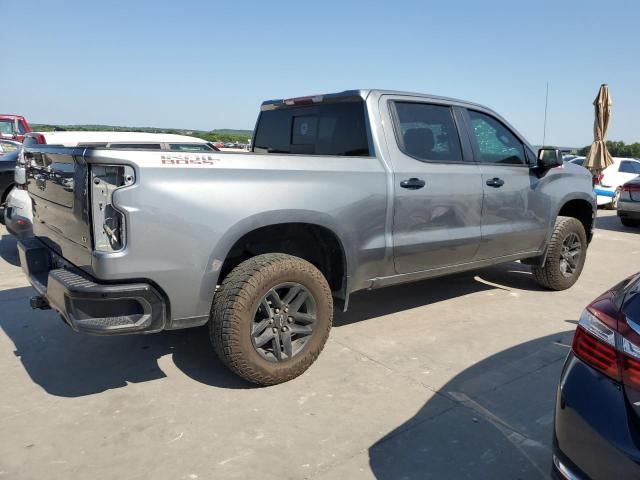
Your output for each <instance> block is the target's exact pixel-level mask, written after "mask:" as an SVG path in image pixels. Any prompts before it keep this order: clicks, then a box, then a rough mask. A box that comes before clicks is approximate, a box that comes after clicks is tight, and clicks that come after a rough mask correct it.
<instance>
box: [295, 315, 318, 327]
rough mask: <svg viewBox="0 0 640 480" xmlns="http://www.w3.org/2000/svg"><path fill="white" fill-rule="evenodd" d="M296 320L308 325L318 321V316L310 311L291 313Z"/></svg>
mask: <svg viewBox="0 0 640 480" xmlns="http://www.w3.org/2000/svg"><path fill="white" fill-rule="evenodd" d="M291 316H292V317H293V319H294V320H295V321H296V322H300V323H302V324H305V325H308V324H310V323H314V322H315V321H316V316H315V315H311V314H310V313H300V312H296V313H293V314H292V315H291Z"/></svg>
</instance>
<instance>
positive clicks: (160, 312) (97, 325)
mask: <svg viewBox="0 0 640 480" xmlns="http://www.w3.org/2000/svg"><path fill="white" fill-rule="evenodd" d="M18 254H19V257H20V264H21V265H22V270H23V271H24V273H25V274H26V275H27V277H28V278H29V282H30V283H31V285H32V286H33V287H34V288H35V289H36V291H37V292H38V294H39V296H40V297H41V298H40V299H39V301H38V302H34V303H40V304H43V303H44V304H45V305H48V306H49V307H51V308H52V309H53V310H55V311H57V312H58V313H59V314H60V315H61V316H62V318H63V319H64V321H65V322H66V323H67V324H68V325H69V326H70V327H71V328H72V329H73V330H75V331H77V332H84V333H91V334H96V335H115V334H125V333H152V332H157V331H160V330H162V329H163V328H164V326H165V321H166V310H167V309H166V304H165V301H164V299H163V297H162V295H161V294H160V293H159V292H158V290H157V289H155V288H154V287H153V286H152V285H151V284H149V283H145V282H136V283H118V284H111V283H109V284H105V283H97V282H96V281H94V280H93V279H91V278H89V277H88V275H86V274H85V273H84V272H82V271H81V270H80V269H78V268H76V267H75V266H74V265H71V264H69V263H68V262H66V261H65V260H64V259H62V258H61V257H59V256H57V255H56V254H55V253H53V252H52V251H51V250H50V249H48V248H47V247H45V246H44V245H43V244H42V243H41V242H40V241H38V240H37V239H36V238H30V239H23V240H21V241H20V242H18ZM43 300H44V302H43Z"/></svg>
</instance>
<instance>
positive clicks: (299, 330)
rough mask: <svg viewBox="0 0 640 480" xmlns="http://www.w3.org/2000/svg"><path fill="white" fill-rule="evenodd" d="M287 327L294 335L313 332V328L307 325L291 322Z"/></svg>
mask: <svg viewBox="0 0 640 480" xmlns="http://www.w3.org/2000/svg"><path fill="white" fill-rule="evenodd" d="M289 328H290V329H291V333H292V334H296V335H311V334H312V333H313V329H312V328H311V327H310V326H309V325H298V324H297V323H292V324H291V326H290V327H289Z"/></svg>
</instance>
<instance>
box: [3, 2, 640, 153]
mask: <svg viewBox="0 0 640 480" xmlns="http://www.w3.org/2000/svg"><path fill="white" fill-rule="evenodd" d="M0 11H1V12H2V16H3V21H2V28H1V29H0V44H1V45H2V52H3V53H2V55H3V62H2V64H3V67H2V69H1V71H2V73H1V74H0V111H2V113H19V114H24V115H26V116H27V117H28V118H29V119H30V120H31V121H33V122H35V123H56V124H72V123H77V124H85V123H89V124H91V123H93V124H111V125H128V126H158V127H176V128H193V129H207V130H208V129H214V128H246V129H252V128H253V125H254V122H255V119H256V116H257V112H258V108H259V105H260V102H261V101H262V100H264V99H271V98H282V97H293V96H299V95H306V94H314V93H326V92H333V91H340V90H345V89H353V88H387V89H395V90H410V91H417V92H428V93H433V94H438V95H445V96H451V97H457V98H462V99H465V100H471V101H476V102H479V103H482V104H484V105H487V106H489V107H491V108H493V109H495V110H496V111H498V112H499V113H501V114H502V115H503V116H505V117H506V118H507V119H508V120H509V121H510V122H511V123H512V124H513V125H515V126H516V128H518V129H519V130H520V131H521V132H522V133H523V134H524V135H525V136H526V137H527V138H528V139H529V141H530V142H531V143H534V144H539V143H541V142H542V129H543V128H542V127H543V118H544V97H545V84H546V82H547V81H549V83H550V93H549V114H548V115H549V121H548V128H547V144H557V145H563V146H565V145H569V146H574V145H576V146H578V145H586V144H588V143H590V141H591V140H592V125H593V107H592V105H591V103H592V101H593V99H594V98H595V95H596V93H597V90H598V87H599V85H600V84H601V83H608V84H609V87H610V89H611V96H612V98H613V114H612V123H611V126H610V130H609V135H608V138H609V139H612V140H613V139H615V140H623V141H625V142H635V141H640V61H639V60H640V30H639V27H640V22H639V20H640V1H636V0H627V1H624V0H609V1H604V0H601V1H591V0H555V1H547V0H534V1H529V2H523V1H517V0H509V1H493V0H483V1H458V2H456V1H447V0H439V1H428V0H422V1H419V0H416V1H409V0H407V1H403V0H395V1H386V2H381V1H376V0H367V1H350V0H341V1H334V0H316V1H308V0H307V1H301V0H297V1H278V0H265V1H255V2H253V1H242V2H239V1H236V2H233V1H226V2H219V1H213V0H212V1H205V0H200V1H198V0H182V1H171V2H168V1H167V2H163V1H161V0H155V1H151V0H139V1H136V0H129V1H120V0H115V1H108V2H102V1H100V2H98V1H87V0H82V1H76V0H57V1H37V0H20V1H6V2H2V6H1V8H0ZM14 19H15V21H14Z"/></svg>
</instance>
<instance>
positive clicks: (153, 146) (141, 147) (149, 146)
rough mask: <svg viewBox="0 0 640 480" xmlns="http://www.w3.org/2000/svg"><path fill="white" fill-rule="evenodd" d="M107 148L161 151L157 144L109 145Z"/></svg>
mask: <svg viewBox="0 0 640 480" xmlns="http://www.w3.org/2000/svg"><path fill="white" fill-rule="evenodd" d="M107 147H108V148H117V149H121V150H161V147H160V144H159V143H110V144H108V145H107Z"/></svg>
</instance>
